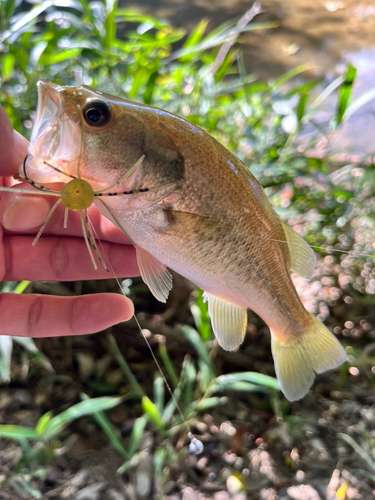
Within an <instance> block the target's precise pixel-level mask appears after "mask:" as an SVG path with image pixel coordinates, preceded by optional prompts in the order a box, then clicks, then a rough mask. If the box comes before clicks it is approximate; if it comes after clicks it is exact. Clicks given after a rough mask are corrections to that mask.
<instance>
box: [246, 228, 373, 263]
mask: <svg viewBox="0 0 375 500" xmlns="http://www.w3.org/2000/svg"><path fill="white" fill-rule="evenodd" d="M296 234H298V233H296ZM248 236H250V238H255V239H257V240H264V241H275V242H276V243H286V244H287V245H296V246H299V247H303V248H305V245H303V244H302V243H296V242H293V241H286V240H276V239H273V238H266V237H262V236H254V235H253V234H250V235H248ZM299 236H300V235H299ZM301 238H302V236H301ZM307 244H308V243H307ZM308 246H309V247H310V248H316V249H317V250H323V251H325V252H327V253H331V252H338V253H345V254H352V255H353V257H361V256H362V257H374V258H375V254H373V253H364V252H355V251H354V250H339V249H338V248H334V247H331V246H319V245H309V244H308Z"/></svg>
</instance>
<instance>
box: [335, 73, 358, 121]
mask: <svg viewBox="0 0 375 500" xmlns="http://www.w3.org/2000/svg"><path fill="white" fill-rule="evenodd" d="M356 74H357V68H355V67H354V66H353V65H352V64H350V63H349V64H348V68H347V70H346V75H345V80H344V82H343V84H342V85H341V87H340V90H339V95H338V106H337V112H336V122H337V124H338V125H339V124H340V123H341V122H342V119H343V117H344V114H345V112H346V110H347V108H348V103H349V99H350V95H351V93H352V88H353V83H354V80H355V77H356Z"/></svg>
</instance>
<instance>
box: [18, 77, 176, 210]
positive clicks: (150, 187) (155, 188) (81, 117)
mask: <svg viewBox="0 0 375 500" xmlns="http://www.w3.org/2000/svg"><path fill="white" fill-rule="evenodd" d="M158 111H160V110H157V109H156V108H152V107H150V106H145V105H142V104H138V103H133V102H131V101H128V100H126V99H121V98H118V97H113V96H111V95H109V94H105V93H104V92H101V91H99V90H95V89H92V88H90V87H86V86H60V85H56V84H54V83H51V82H47V81H43V80H42V81H40V82H38V108H37V116H36V120H35V123H34V127H33V131H32V136H31V140H30V146H29V155H28V158H27V160H26V162H25V165H24V173H26V175H27V176H28V177H29V178H30V179H32V180H34V181H35V182H39V183H52V182H64V183H66V182H68V181H69V178H68V177H67V176H66V175H65V174H68V175H70V176H74V177H80V178H82V179H84V180H86V181H87V182H89V183H90V185H91V186H92V188H93V189H94V191H98V190H103V189H106V188H107V187H108V186H112V185H114V184H116V183H117V184H116V186H115V187H114V191H115V192H118V193H120V192H123V193H127V194H128V195H129V196H127V197H126V201H124V200H123V203H122V204H125V205H126V206H127V207H128V209H129V210H130V209H132V207H133V205H134V206H135V208H138V207H141V208H142V206H144V204H145V203H146V204H147V203H154V202H155V200H160V199H161V198H163V196H164V195H165V193H166V192H172V191H174V190H176V189H177V188H178V186H179V185H180V183H181V181H182V179H183V174H184V161H183V157H182V155H181V153H180V151H179V149H178V147H177V146H176V145H175V143H174V141H173V139H172V138H171V137H170V136H169V134H168V131H167V130H166V128H165V127H164V128H163V127H162V126H161V124H160V120H159V118H158ZM160 112H161V113H162V111H160ZM135 165H138V166H136V168H135V169H134V166H135ZM53 167H55V169H54V168H53ZM59 170H60V171H59ZM62 172H64V173H65V174H64V173H62ZM127 172H129V176H126V174H127ZM132 194H134V195H136V196H133V197H132V196H130V195H132ZM140 195H143V196H140ZM134 202H135V204H134ZM116 203H120V204H121V202H119V201H116ZM133 208H134V207H133Z"/></svg>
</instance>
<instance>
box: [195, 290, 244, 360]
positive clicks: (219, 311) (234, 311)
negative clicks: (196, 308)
mask: <svg viewBox="0 0 375 500" xmlns="http://www.w3.org/2000/svg"><path fill="white" fill-rule="evenodd" d="M203 297H204V301H205V302H207V301H208V313H209V315H210V317H211V322H212V328H213V331H214V334H215V336H216V338H217V340H218V342H219V344H220V345H221V347H222V348H223V349H225V350H226V351H230V350H231V349H234V348H235V347H237V346H239V345H240V344H241V342H242V341H243V339H244V336H245V332H246V325H247V312H246V309H245V308H243V307H239V306H237V305H236V304H231V303H230V302H227V301H226V300H223V299H219V298H218V297H215V296H214V295H211V294H209V293H207V292H204V294H203Z"/></svg>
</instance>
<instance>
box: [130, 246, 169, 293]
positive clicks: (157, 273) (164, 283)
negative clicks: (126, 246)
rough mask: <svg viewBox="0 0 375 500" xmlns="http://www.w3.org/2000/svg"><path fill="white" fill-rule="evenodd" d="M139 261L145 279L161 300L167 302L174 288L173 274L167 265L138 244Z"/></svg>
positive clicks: (152, 291)
mask: <svg viewBox="0 0 375 500" xmlns="http://www.w3.org/2000/svg"><path fill="white" fill-rule="evenodd" d="M136 251H137V262H138V267H139V270H140V272H141V276H142V279H143V281H144V282H145V283H146V285H148V287H149V289H150V291H151V293H152V294H153V296H154V297H155V298H157V299H158V300H160V302H167V298H168V295H169V291H170V290H171V288H172V275H171V273H170V272H169V271H168V269H167V267H166V266H165V265H164V264H162V263H161V262H159V261H158V260H157V259H156V258H155V257H154V256H153V255H151V254H150V253H149V252H147V251H146V250H144V249H143V248H140V247H139V246H136Z"/></svg>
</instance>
